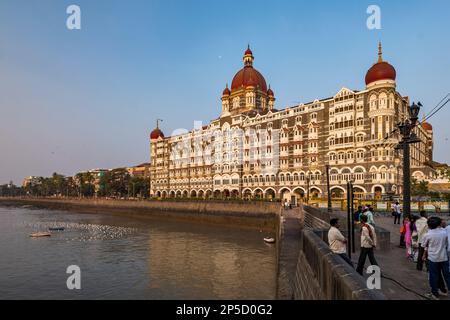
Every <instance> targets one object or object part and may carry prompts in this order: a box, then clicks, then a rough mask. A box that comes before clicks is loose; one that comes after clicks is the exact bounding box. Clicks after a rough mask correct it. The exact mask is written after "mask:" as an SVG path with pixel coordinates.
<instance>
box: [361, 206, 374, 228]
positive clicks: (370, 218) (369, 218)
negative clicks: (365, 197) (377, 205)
mask: <svg viewBox="0 0 450 320" xmlns="http://www.w3.org/2000/svg"><path fill="white" fill-rule="evenodd" d="M373 213H374V210H373V207H372V206H371V205H369V206H368V207H367V211H366V212H365V213H364V215H365V216H367V223H368V224H370V225H371V226H375V220H374V219H373Z"/></svg>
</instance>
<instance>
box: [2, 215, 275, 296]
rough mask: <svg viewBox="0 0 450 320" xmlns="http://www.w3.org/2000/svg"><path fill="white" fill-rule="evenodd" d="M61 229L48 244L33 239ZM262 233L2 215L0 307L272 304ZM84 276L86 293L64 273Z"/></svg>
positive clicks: (271, 275) (105, 218)
mask: <svg viewBox="0 0 450 320" xmlns="http://www.w3.org/2000/svg"><path fill="white" fill-rule="evenodd" d="M50 226H64V227H65V228H66V229H65V231H62V232H52V236H51V237H50V238H30V237H29V234H30V233H32V232H37V231H47V230H48V227H50ZM264 236H266V234H264V233H260V232H258V231H248V230H241V229H233V228H221V227H214V226H206V225H196V224H190V223H181V222H167V221H161V220H153V219H137V218H130V217H123V216H121V217H119V216H113V215H97V214H81V213H74V212H62V211H50V210H40V209H31V208H6V207H0V299H53V298H57V299H58V298H59V299H273V298H274V297H275V273H276V272H275V270H276V257H275V254H276V253H275V247H274V246H272V245H267V244H265V243H264V242H263V240H262V239H263V237H264ZM69 265H78V266H79V267H80V268H81V290H68V289H67V286H66V280H67V277H69V274H66V269H67V267H68V266H69Z"/></svg>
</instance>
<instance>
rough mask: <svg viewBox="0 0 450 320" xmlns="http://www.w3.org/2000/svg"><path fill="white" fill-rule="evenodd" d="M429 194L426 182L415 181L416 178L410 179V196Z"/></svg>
mask: <svg viewBox="0 0 450 320" xmlns="http://www.w3.org/2000/svg"><path fill="white" fill-rule="evenodd" d="M428 194H429V189H428V182H427V181H417V179H415V178H413V179H411V195H412V196H427V195H428Z"/></svg>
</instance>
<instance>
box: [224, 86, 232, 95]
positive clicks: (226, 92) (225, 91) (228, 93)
mask: <svg viewBox="0 0 450 320" xmlns="http://www.w3.org/2000/svg"><path fill="white" fill-rule="evenodd" d="M230 94H231V91H230V89H228V85H227V86H226V88H225V90H223V93H222V95H223V96H229V95H230Z"/></svg>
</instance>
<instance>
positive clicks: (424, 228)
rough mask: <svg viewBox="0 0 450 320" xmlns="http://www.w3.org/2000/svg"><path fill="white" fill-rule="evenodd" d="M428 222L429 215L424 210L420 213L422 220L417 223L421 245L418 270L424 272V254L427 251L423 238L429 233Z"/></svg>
mask: <svg viewBox="0 0 450 320" xmlns="http://www.w3.org/2000/svg"><path fill="white" fill-rule="evenodd" d="M427 221H428V218H427V213H426V212H425V211H424V210H422V211H420V219H418V220H417V221H416V229H417V235H418V243H419V255H418V259H417V265H416V268H417V270H419V271H422V270H423V254H424V253H425V249H424V247H423V237H424V236H425V235H426V234H427V232H428V225H427Z"/></svg>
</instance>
